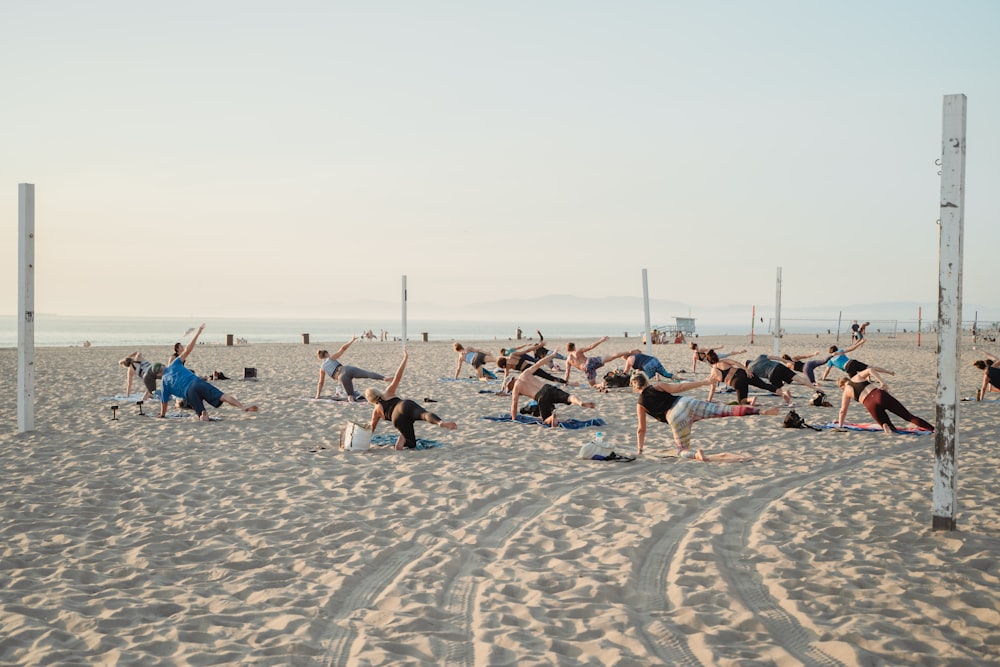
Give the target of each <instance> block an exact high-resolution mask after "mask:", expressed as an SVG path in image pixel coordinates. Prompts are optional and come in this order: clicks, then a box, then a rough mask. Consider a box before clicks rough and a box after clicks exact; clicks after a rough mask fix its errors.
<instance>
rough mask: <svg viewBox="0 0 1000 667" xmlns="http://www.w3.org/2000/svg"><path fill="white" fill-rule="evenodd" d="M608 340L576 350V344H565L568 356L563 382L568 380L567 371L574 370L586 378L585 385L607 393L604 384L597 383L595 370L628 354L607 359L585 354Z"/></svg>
mask: <svg viewBox="0 0 1000 667" xmlns="http://www.w3.org/2000/svg"><path fill="white" fill-rule="evenodd" d="M606 340H608V337H607V336H604V337H603V338H601V339H600V340H598V341H597V342H596V343H593V344H591V345H588V346H587V347H582V348H580V349H577V347H576V343H566V350H567V351H568V352H569V356H567V357H566V375H565V377H564V378H563V379H564V380H569V371H570V369H572V368H575V369H576V370H578V371H582V372H583V374H584V376H586V378H587V384H589V385H590V386H591V387H593V388H594V389H596V390H598V391H607V390H608V388H607V387H605V386H604V383H603V382H601V383H598V382H597V369H598V368H600V367H601V366H603V365H604V364H606V363H608V362H609V361H613V360H615V359H620V358H622V357H627V356H628V355H629V353H630V352H628V351H626V352H618V353H616V354H612V355H611V356H608V357H588V356H587V352H590V351H591V350H593V349H594V348H595V347H597V346H598V345H600V344H601V343H603V342H605V341H606Z"/></svg>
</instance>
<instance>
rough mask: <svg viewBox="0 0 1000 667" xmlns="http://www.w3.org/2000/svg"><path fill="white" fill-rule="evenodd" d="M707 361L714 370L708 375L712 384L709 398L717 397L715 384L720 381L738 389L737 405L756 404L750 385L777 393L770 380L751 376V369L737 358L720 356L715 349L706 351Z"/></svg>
mask: <svg viewBox="0 0 1000 667" xmlns="http://www.w3.org/2000/svg"><path fill="white" fill-rule="evenodd" d="M705 361H706V362H707V363H708V364H709V365H711V367H712V370H711V372H710V374H709V376H708V379H709V380H710V381H711V384H709V386H708V400H709V401H711V400H712V399H713V398H715V385H716V384H717V383H719V382H724V383H726V386H728V387H732V388H733V389H735V390H736V404H737V405H754V404H756V402H757V399H756V398H748V396H749V394H750V385H751V384H752V385H753V386H755V387H759V388H761V389H763V390H765V391H769V392H771V393H776V388H775V387H774V385H772V384H771V383H769V382H763V381H762V380H760V378H758V377H756V376H751V375H750V371H749V370H747V368H746V367H745V366H744V365H743V364H741V363H740V362H738V361H736V360H735V359H731V358H728V357H724V358H720V357H719V356H718V355H717V354H716V353H715V350H709V351H708V352H706V353H705Z"/></svg>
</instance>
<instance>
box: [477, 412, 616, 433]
mask: <svg viewBox="0 0 1000 667" xmlns="http://www.w3.org/2000/svg"><path fill="white" fill-rule="evenodd" d="M483 419H487V420H489V421H493V422H509V421H516V422H518V423H520V424H542V425H543V426H546V427H548V424H546V423H545V422H543V421H542V419H541V417H531V416H529V415H518V416H517V418H516V419H513V420H511V418H510V413H509V412H505V413H503V414H500V415H485V416H483ZM605 424H606V422H605V421H604V420H603V419H559V428H568V429H578V428H588V427H590V426H604V425H605Z"/></svg>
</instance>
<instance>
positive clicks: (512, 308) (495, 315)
mask: <svg viewBox="0 0 1000 667" xmlns="http://www.w3.org/2000/svg"><path fill="white" fill-rule="evenodd" d="M920 308H922V309H923V310H922V314H921V315H922V319H923V322H924V324H925V325H929V324H931V323H933V322H934V321H935V320H936V319H937V305H936V304H928V303H917V302H894V303H874V304H848V305H843V306H837V305H827V306H809V307H805V308H799V307H789V306H784V307H783V308H782V314H781V315H782V320H783V321H789V322H790V321H793V320H823V321H827V322H831V323H833V324H836V322H837V319H838V317H841V318H842V320H843V321H844V322H846V323H847V324H848V325H849V324H850V323H851V321H853V320H870V321H876V320H882V321H884V320H897V321H900V322H914V323H915V322H916V321H917V316H918V312H919V309H920ZM649 309H650V323H651V324H652V325H653V326H657V325H670V324H673V323H674V318H676V317H693V318H695V321H696V322H697V323H703V324H705V325H714V326H717V325H736V326H741V325H743V324H746V325H747V327H749V324H750V320H751V317H752V312H753V306H752V305H750V304H732V305H727V306H714V307H702V306H697V305H692V304H687V303H681V302H679V301H671V300H668V299H650V302H649ZM976 309H977V307H976V306H975V305H972V304H965V306H964V308H963V315H964V317H963V319H965V320H968V321H971V320H972V318H973V316H974V313H975V311H976ZM407 310H408V316H409V317H411V318H414V319H425V320H483V321H497V320H504V321H510V322H512V323H515V324H520V325H521V326H523V327H525V328H526V329H528V328H530V327H532V326H533V325H534V323H536V322H568V323H576V322H580V323H609V324H632V323H635V324H639V325H641V324H643V320H644V311H643V303H642V299H641V298H639V297H635V296H618V297H602V298H587V297H578V296H572V295H568V294H550V295H546V296H539V297H534V298H520V299H498V300H495V301H484V302H480V303H471V304H462V305H460V306H448V305H443V304H437V303H429V302H413V301H411V302H409V303H408V304H407ZM329 312H330V316H331V317H338V316H348V314H349V316H350V317H379V318H385V317H398V315H399V312H400V304H398V303H395V304H394V303H389V302H384V301H367V300H365V301H354V302H349V303H340V304H330V305H329ZM983 312H984V313H985V312H986V311H985V309H983ZM990 312H994V311H993V310H991V311H990ZM339 313H342V314H343V315H340V314H339ZM755 314H756V316H757V317H758V318H761V317H763V318H764V324H765V325H766V324H768V323H769V322H770V321H771V320H772V319H773V318H774V305H773V304H770V305H768V304H765V305H758V306H757V307H756V313H755ZM759 324H760V321H759V319H758V325H759Z"/></svg>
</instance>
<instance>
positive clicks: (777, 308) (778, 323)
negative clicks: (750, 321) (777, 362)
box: [774, 266, 781, 356]
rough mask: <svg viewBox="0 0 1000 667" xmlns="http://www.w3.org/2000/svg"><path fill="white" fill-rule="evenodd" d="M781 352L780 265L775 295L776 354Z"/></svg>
mask: <svg viewBox="0 0 1000 667" xmlns="http://www.w3.org/2000/svg"><path fill="white" fill-rule="evenodd" d="M780 352H781V267H780V266H779V267H778V282H777V291H776V294H775V297H774V356H778V354H780Z"/></svg>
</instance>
